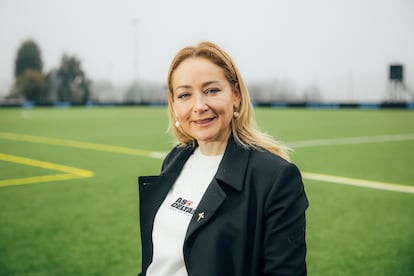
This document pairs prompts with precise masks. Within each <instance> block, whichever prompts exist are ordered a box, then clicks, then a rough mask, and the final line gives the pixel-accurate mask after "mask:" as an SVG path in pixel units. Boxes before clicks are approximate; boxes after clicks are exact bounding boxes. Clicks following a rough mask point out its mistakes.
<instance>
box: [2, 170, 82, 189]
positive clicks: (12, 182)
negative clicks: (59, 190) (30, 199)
mask: <svg viewBox="0 0 414 276" xmlns="http://www.w3.org/2000/svg"><path fill="white" fill-rule="evenodd" d="M76 178H82V177H81V176H78V175H74V174H66V173H65V174H53V175H44V176H34V177H24V178H13V179H5V180H0V187H5V186H16V185H24V184H34V183H41V182H52V181H61V180H69V179H76Z"/></svg>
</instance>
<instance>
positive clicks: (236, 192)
mask: <svg viewBox="0 0 414 276" xmlns="http://www.w3.org/2000/svg"><path fill="white" fill-rule="evenodd" d="M168 89H169V91H168V108H169V120H170V129H171V131H172V133H173V135H174V136H175V138H176V139H177V141H178V145H177V146H176V147H174V148H173V149H172V151H171V152H170V153H169V154H168V155H167V157H166V158H165V160H164V162H163V165H162V171H161V174H160V175H158V176H141V177H140V178H139V191H140V226H141V241H142V272H141V273H140V275H148V276H163V275H165V276H167V275H168V276H173V275H176V276H178V275H190V276H191V275H206V276H207V275H208V276H211V275H214V276H219V275H223V276H231V275H240V276H242V275H246V276H254V275H306V260H305V258H306V242H305V224H306V223H305V211H306V209H307V207H308V200H307V197H306V194H305V191H304V187H303V183H302V179H301V175H300V172H299V170H298V169H297V167H296V166H295V165H294V164H292V163H290V162H289V161H288V154H287V151H286V148H285V147H283V146H282V145H280V144H278V143H277V142H275V141H274V140H273V139H272V138H271V137H269V136H268V135H266V134H264V133H262V132H261V131H259V130H258V128H257V127H256V125H255V122H254V118H253V109H252V104H251V101H250V97H249V93H248V91H247V88H246V85H245V84H244V82H243V79H242V77H241V75H240V73H239V71H238V69H237V67H236V65H235V64H234V62H233V60H232V59H231V58H230V56H229V55H228V54H227V53H226V52H225V51H224V50H223V49H221V48H220V47H219V46H218V45H216V44H214V43H211V42H203V43H200V44H199V45H197V46H195V47H193V46H191V47H186V48H183V49H182V50H180V51H179V52H178V53H177V54H176V56H175V57H174V59H173V61H172V63H171V66H170V70H169V73H168Z"/></svg>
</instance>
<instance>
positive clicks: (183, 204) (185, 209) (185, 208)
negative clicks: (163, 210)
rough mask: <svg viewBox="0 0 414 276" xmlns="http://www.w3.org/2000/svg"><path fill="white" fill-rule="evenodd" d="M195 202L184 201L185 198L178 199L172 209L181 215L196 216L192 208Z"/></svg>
mask: <svg viewBox="0 0 414 276" xmlns="http://www.w3.org/2000/svg"><path fill="white" fill-rule="evenodd" d="M192 204H193V201H192V200H188V199H184V198H181V197H179V198H177V200H176V201H175V202H174V203H172V204H171V205H170V207H171V208H173V209H174V210H175V211H178V212H180V213H183V214H186V215H193V214H194V208H192Z"/></svg>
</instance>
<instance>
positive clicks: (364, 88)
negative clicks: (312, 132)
mask: <svg viewBox="0 0 414 276" xmlns="http://www.w3.org/2000/svg"><path fill="white" fill-rule="evenodd" d="M27 39H33V40H34V41H35V42H36V43H37V44H38V45H39V47H40V49H41V56H42V60H43V64H44V68H43V71H44V72H48V71H49V70H51V69H53V68H57V67H58V66H59V63H60V60H61V57H62V55H63V54H65V53H66V54H70V55H75V56H77V57H78V58H79V59H80V60H81V61H82V67H83V69H84V71H85V72H86V74H87V76H88V77H89V78H90V79H91V80H92V81H102V80H109V81H111V82H112V83H114V84H125V83H130V82H132V81H133V80H136V79H140V80H145V81H151V82H163V83H165V82H166V81H165V79H166V76H167V71H168V66H169V64H170V62H171V60H172V58H173V56H174V55H175V53H176V52H177V51H178V50H179V49H181V48H183V47H185V46H187V45H194V44H197V43H199V42H200V41H204V40H209V41H213V42H216V43H217V44H219V45H220V46H221V47H222V48H224V49H225V50H226V51H227V52H228V53H229V54H230V55H231V56H232V57H233V59H234V60H235V62H236V64H237V66H238V67H239V69H240V71H241V74H242V76H243V77H244V79H245V81H246V82H247V84H248V85H249V83H254V82H259V83H260V82H265V81H269V80H274V81H276V82H279V83H285V84H289V86H290V87H291V88H292V91H293V92H295V93H301V91H304V90H305V89H306V88H308V87H317V88H318V90H319V91H320V92H321V93H322V94H323V100H324V101H347V102H352V101H362V102H363V101H366V102H369V101H381V100H383V99H384V98H385V97H387V93H388V92H389V80H388V73H389V71H388V70H389V65H390V64H395V63H397V64H403V65H404V75H405V76H404V77H405V83H406V85H407V86H408V87H409V88H411V90H414V1H412V0H343V1H339V0H312V1H310V0H289V1H281V0H254V1H253V0H208V1H198V0H174V1H171V0H151V1H150V0H148V1H143V0H139V1H138V0H135V1H134V0H36V1H32V0H0V96H1V95H4V94H6V93H7V92H8V91H9V89H10V87H11V85H12V83H13V79H14V76H13V72H14V62H15V59H16V54H17V49H18V48H19V46H20V45H21V44H22V43H23V42H24V41H25V40H27Z"/></svg>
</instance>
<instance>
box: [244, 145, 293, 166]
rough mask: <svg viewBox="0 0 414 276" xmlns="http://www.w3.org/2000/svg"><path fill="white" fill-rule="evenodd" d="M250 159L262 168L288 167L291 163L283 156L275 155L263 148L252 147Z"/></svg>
mask: <svg viewBox="0 0 414 276" xmlns="http://www.w3.org/2000/svg"><path fill="white" fill-rule="evenodd" d="M250 156H251V157H250V158H251V159H250V161H251V162H252V163H253V164H257V165H259V166H260V167H262V168H263V169H268V168H275V167H280V168H283V167H288V166H291V165H293V164H292V163H291V162H289V161H288V160H286V159H284V158H283V157H281V156H279V155H276V154H274V153H272V152H270V151H268V150H266V149H263V148H253V149H251V154H250Z"/></svg>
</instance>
